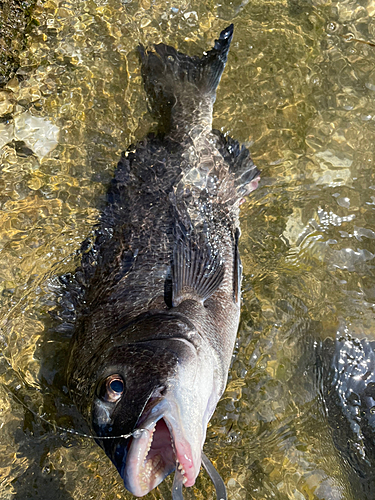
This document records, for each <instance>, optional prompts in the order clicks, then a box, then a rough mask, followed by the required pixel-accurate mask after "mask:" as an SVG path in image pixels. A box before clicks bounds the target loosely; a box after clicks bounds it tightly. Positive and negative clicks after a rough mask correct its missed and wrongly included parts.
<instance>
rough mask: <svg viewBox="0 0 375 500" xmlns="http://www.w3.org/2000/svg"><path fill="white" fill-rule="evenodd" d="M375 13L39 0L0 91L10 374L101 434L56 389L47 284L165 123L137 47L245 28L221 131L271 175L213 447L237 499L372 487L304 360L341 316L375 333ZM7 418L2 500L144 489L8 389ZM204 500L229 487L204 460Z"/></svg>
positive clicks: (106, 495) (229, 78) (351, 493)
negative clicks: (118, 169)
mask: <svg viewBox="0 0 375 500" xmlns="http://www.w3.org/2000/svg"><path fill="white" fill-rule="evenodd" d="M374 14H375V2H374V1H373V0H369V1H367V0H361V1H359V0H358V1H350V0H346V1H342V2H333V1H332V2H322V1H319V0H316V1H314V0H312V1H307V0H289V1H279V2H277V1H274V2H265V1H260V0H259V1H247V0H242V1H240V0H238V1H237V0H234V1H228V0H226V1H224V2H221V3H215V2H211V1H208V2H201V1H198V0H191V1H187V0H186V1H182V0H181V1H176V2H166V1H164V2H159V1H158V0H155V1H150V0H143V1H140V2H137V1H135V0H122V1H120V0H96V1H94V0H92V1H82V0H73V1H60V2H58V1H46V2H43V3H42V2H40V4H39V6H38V7H37V8H36V10H35V11H34V17H35V19H36V20H37V22H38V26H37V27H35V28H34V29H33V30H32V32H31V34H30V36H29V38H28V41H27V47H26V48H25V50H24V51H23V52H22V53H21V55H20V56H21V68H20V69H19V70H18V78H17V79H13V80H11V81H10V82H9V83H8V84H7V86H6V87H5V88H3V89H1V90H0V148H1V149H0V162H1V176H0V205H1V212H0V226H1V232H0V292H1V295H0V301H1V318H0V327H1V332H0V342H1V357H0V375H1V380H0V381H1V382H2V383H5V384H6V385H7V387H9V388H11V389H12V390H13V391H15V393H16V394H18V397H20V398H21V399H22V401H24V403H25V404H26V405H27V406H29V407H30V408H32V409H33V410H34V411H35V412H37V413H40V414H43V415H44V416H45V417H46V418H48V419H49V420H52V421H56V422H57V424H58V425H60V426H63V427H69V428H72V427H74V428H76V429H81V430H82V431H85V427H84V425H83V424H82V422H81V421H80V419H79V416H78V415H77V414H76V412H75V410H74V408H73V407H72V406H71V404H70V402H69V399H68V398H67V397H66V396H65V395H64V394H63V393H62V392H61V391H60V390H58V389H57V387H60V386H61V384H62V374H63V366H64V353H65V352H66V348H67V343H68V336H67V334H66V333H65V332H64V331H61V332H54V331H53V328H52V327H53V324H54V323H53V321H52V320H51V319H50V317H49V314H48V311H49V310H51V309H52V308H53V307H54V306H55V297H54V294H53V293H52V292H51V289H50V288H51V287H50V284H51V282H52V283H53V276H55V275H57V274H60V273H62V272H66V271H69V270H74V268H75V265H76V264H77V262H78V257H77V255H76V254H75V252H76V250H77V249H79V246H80V243H81V241H82V240H83V239H84V238H85V237H86V236H87V235H88V234H89V233H90V231H91V228H92V226H93V224H94V223H95V221H96V220H97V217H98V213H99V210H100V207H101V206H102V205H103V202H104V199H105V190H106V185H107V184H108V182H109V180H110V178H111V175H112V173H113V170H114V167H115V165H116V162H117V160H118V158H119V154H120V152H121V151H122V150H124V149H126V147H127V146H128V145H129V144H130V143H132V142H134V141H136V140H139V139H141V138H142V137H143V136H144V135H145V134H146V133H147V132H148V131H149V130H151V129H152V128H153V127H155V124H154V123H153V122H152V118H151V117H150V115H149V114H148V113H147V103H146V101H145V94H144V91H143V87H142V81H141V76H140V70H139V62H138V58H137V54H136V47H137V45H138V44H139V43H143V44H147V43H154V42H160V41H163V42H165V43H170V44H172V45H174V46H175V47H177V48H179V49H180V50H181V51H183V52H188V53H190V54H192V53H195V54H201V53H202V51H203V50H205V49H207V48H209V47H210V46H212V42H213V40H214V39H215V37H217V35H218V33H219V32H220V31H221V29H223V28H224V27H225V26H226V25H228V24H230V23H231V22H234V24H235V34H234V40H233V43H232V47H231V52H230V55H229V60H228V64H227V67H226V70H225V73H224V75H223V78H222V81H221V84H220V87H219V91H218V96H217V103H216V105H215V115H214V126H215V128H219V129H221V130H222V131H223V132H224V133H225V134H229V135H231V136H233V137H234V138H236V139H237V140H239V141H240V142H243V143H245V144H246V145H248V146H249V147H250V149H251V151H252V156H253V159H254V161H255V163H256V164H257V165H258V167H259V168H260V169H261V170H262V181H261V184H260V187H259V188H258V190H257V191H255V192H254V193H253V194H252V195H251V198H250V199H249V200H248V202H247V203H246V204H244V205H243V209H242V238H241V254H242V261H243V265H244V274H245V277H244V283H243V289H244V293H243V299H244V300H243V315H242V321H241V327H240V331H239V338H238V342H237V344H236V349H235V353H234V358H233V366H232V370H231V372H230V378H229V383H228V388H227V391H226V393H225V395H224V397H223V399H222V401H221V402H220V403H219V405H218V408H217V411H216V413H215V415H214V417H213V420H212V422H211V426H210V427H209V429H208V436H207V441H206V446H205V451H206V454H207V455H208V456H209V457H210V458H211V459H212V460H213V461H214V463H215V464H216V466H217V468H218V470H219V471H220V473H221V475H222V476H223V478H224V480H225V482H226V484H227V488H228V493H229V498H231V499H233V500H242V499H255V500H260V499H282V500H284V499H297V500H302V499H309V500H311V499H318V498H319V499H323V498H329V499H357V498H358V496H356V490H355V485H354V487H353V486H351V485H350V480H349V478H348V470H347V466H346V465H345V462H344V461H343V460H342V458H341V457H340V456H339V453H338V452H337V451H336V450H335V448H334V446H333V443H332V439H331V436H330V431H329V428H328V425H327V423H326V419H325V416H324V413H323V410H322V405H321V402H320V400H319V397H318V390H317V387H316V383H315V381H314V377H313V375H312V374H311V373H310V372H309V371H308V370H305V369H304V365H303V363H302V362H301V360H303V359H305V357H306V355H307V356H308V352H307V351H308V350H309V349H310V348H311V342H312V340H314V339H315V340H316V339H324V338H326V337H331V338H334V337H335V335H336V331H337V330H338V329H339V328H344V327H347V328H348V329H349V331H350V332H352V333H353V335H357V336H358V337H365V336H367V337H369V338H370V339H372V340H375V329H374V323H375V321H374V319H373V318H374V314H373V313H374V301H375V282H374V256H375V244H374V243H375V242H374V239H375V232H374V231H375V227H374V226H375V224H374V222H375V218H374V206H375V173H374V172H375V171H374V160H375V153H374V146H373V144H374V142H375V64H374V63H375V47H374V46H372V45H371V44H368V43H366V42H370V43H372V42H375V18H374V17H373V16H374ZM22 141H23V142H22ZM0 428H1V433H0V450H1V453H0V497H1V498H2V499H4V500H8V499H19V500H24V499H27V498H31V499H37V498H38V499H44V498H45V499H53V500H71V499H74V500H78V499H85V500H87V499H90V498H92V499H107V500H110V499H117V498H129V499H130V498H131V495H130V494H128V493H127V492H125V490H124V488H123V486H122V483H121V480H120V479H119V477H118V475H117V472H116V471H115V470H114V467H113V466H112V465H111V464H110V462H109V460H108V459H107V458H106V457H105V456H104V453H102V452H101V450H100V449H99V447H98V446H97V445H96V444H95V443H93V442H91V441H89V440H86V439H82V438H77V437H74V436H70V435H69V434H66V433H65V434H64V433H62V434H61V433H58V432H53V430H52V429H51V428H50V427H49V426H48V425H47V424H45V423H43V422H41V421H40V420H39V419H37V418H35V417H33V416H32V414H31V413H30V412H27V411H25V409H24V407H23V406H22V405H21V404H20V403H19V402H17V400H16V399H14V398H13V397H11V396H10V395H9V393H8V392H7V391H6V390H5V388H4V386H0ZM171 484H172V480H171V479H168V480H166V481H164V483H163V484H162V485H161V487H160V488H158V489H156V490H155V491H154V492H153V493H151V494H150V498H151V497H152V498H157V499H160V498H170V488H171ZM193 495H194V496H195V497H196V498H198V499H206V498H207V499H208V498H212V497H213V489H212V486H211V484H210V482H209V480H208V478H207V476H206V475H205V473H203V472H202V473H201V475H200V476H199V478H198V480H197V482H196V486H195V487H194V488H191V489H190V490H186V491H185V496H186V498H192V497H193Z"/></svg>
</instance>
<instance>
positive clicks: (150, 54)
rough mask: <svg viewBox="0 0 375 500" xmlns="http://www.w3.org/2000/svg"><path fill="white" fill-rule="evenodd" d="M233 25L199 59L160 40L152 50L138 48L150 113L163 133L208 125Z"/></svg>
mask: <svg viewBox="0 0 375 500" xmlns="http://www.w3.org/2000/svg"><path fill="white" fill-rule="evenodd" d="M232 36H233V24H231V25H230V26H228V27H227V28H225V29H224V30H223V31H222V32H221V33H220V36H219V39H218V40H216V41H215V46H214V48H213V49H211V50H210V51H208V52H207V53H206V54H204V55H203V56H202V57H201V58H200V57H196V56H192V57H191V56H188V55H185V54H182V53H181V52H178V51H177V50H176V49H174V48H173V47H170V46H168V45H165V44H164V43H160V44H158V45H155V46H154V50H145V49H144V47H143V46H140V47H139V52H140V56H141V61H142V76H143V80H144V84H145V89H146V92H147V94H148V96H149V100H150V105H151V110H152V112H153V113H154V114H155V115H156V117H157V119H158V120H159V122H160V124H161V128H162V129H163V131H164V132H169V131H170V130H172V131H173V129H175V131H179V132H182V133H186V132H187V133H189V132H191V131H192V130H196V131H197V130H198V131H199V130H201V129H202V128H205V127H210V126H211V122H212V106H213V103H214V102H215V98H216V89H217V86H218V85H219V82H220V78H221V75H222V73H223V71H224V68H225V64H226V62H227V56H228V51H229V46H230V43H231V41H232Z"/></svg>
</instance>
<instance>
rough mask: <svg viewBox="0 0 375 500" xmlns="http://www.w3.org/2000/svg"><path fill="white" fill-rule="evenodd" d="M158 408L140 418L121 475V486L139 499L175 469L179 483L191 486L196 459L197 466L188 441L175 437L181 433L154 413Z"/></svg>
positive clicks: (165, 419) (196, 466) (194, 473)
mask: <svg viewBox="0 0 375 500" xmlns="http://www.w3.org/2000/svg"><path fill="white" fill-rule="evenodd" d="M158 406H159V405H157V407H156V408H154V409H153V410H152V411H151V412H150V413H151V414H150V415H149V416H148V417H146V419H143V418H142V417H141V421H140V422H141V423H138V426H137V427H138V430H136V431H135V432H134V433H133V437H132V438H131V441H130V443H129V446H128V452H127V456H126V463H125V464H124V465H125V467H124V470H123V474H121V475H122V477H123V480H124V484H125V487H126V488H127V489H128V490H129V491H130V492H131V493H133V495H135V496H139V497H140V496H143V495H146V494H147V493H149V492H150V491H151V490H152V489H153V488H155V487H156V486H158V485H159V484H160V483H161V482H162V481H163V479H164V478H165V477H166V476H168V475H169V474H170V473H171V472H173V471H174V470H175V469H177V470H178V474H179V476H180V477H181V482H182V484H184V485H185V486H192V485H193V484H194V482H195V478H196V476H197V474H198V472H199V468H200V460H199V464H195V463H194V460H193V453H192V450H191V446H190V444H189V443H188V441H187V440H186V439H184V438H183V436H182V435H177V434H181V433H180V432H176V431H175V430H174V427H173V426H172V424H171V422H170V421H169V420H168V417H167V416H166V415H165V414H164V412H162V411H160V412H159V411H156V412H155V411H154V410H157V409H158ZM162 406H163V405H162ZM160 410H161V409H160ZM197 469H198V470H197Z"/></svg>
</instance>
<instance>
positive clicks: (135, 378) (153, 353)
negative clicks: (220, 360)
mask: <svg viewBox="0 0 375 500" xmlns="http://www.w3.org/2000/svg"><path fill="white" fill-rule="evenodd" d="M124 339H127V342H126V343H124ZM99 359H100V367H99V369H98V370H97V373H98V374H99V375H98V377H97V380H96V384H95V390H94V394H93V401H92V411H91V414H92V418H91V425H92V428H93V430H94V432H95V433H96V435H97V436H98V443H99V444H100V445H101V446H102V447H103V448H104V450H105V452H106V454H107V455H108V456H109V458H110V459H111V460H112V462H113V463H114V464H115V466H116V467H117V469H118V471H119V473H120V475H121V477H122V478H123V481H124V485H125V487H126V489H128V490H129V491H130V492H131V493H133V494H134V495H136V496H143V495H146V494H147V493H149V492H150V491H151V490H152V489H153V488H155V487H156V486H157V485H158V484H160V483H161V482H162V481H163V479H164V478H165V477H166V476H167V475H168V474H170V473H171V472H173V471H174V470H175V469H176V467H178V469H179V473H180V474H182V476H183V482H184V484H185V486H192V485H193V484H194V482H195V479H196V477H197V475H198V474H199V470H200V466H201V453H202V448H203V444H204V441H205V437H206V429H207V424H208V421H209V419H210V418H211V415H212V413H213V411H214V409H215V407H216V404H217V401H218V400H219V398H220V396H221V392H222V389H221V387H222V384H219V383H218V380H219V379H220V377H218V372H217V360H216V357H215V355H214V352H213V350H212V349H211V348H210V346H209V345H208V344H207V343H206V342H204V340H203V339H202V337H201V336H200V335H199V334H198V332H197V331H196V330H195V328H194V327H193V326H192V324H191V323H190V322H189V321H188V320H181V318H176V317H169V316H167V317H152V318H148V319H146V320H144V321H141V322H139V323H137V324H136V325H135V326H134V325H133V326H132V327H130V331H127V332H122V334H121V335H118V336H112V337H111V339H110V340H109V341H108V344H107V345H106V346H102V347H101V355H100V358H99ZM129 434H131V435H129ZM109 437H110V438H111V439H108V438H109ZM100 438H105V439H100Z"/></svg>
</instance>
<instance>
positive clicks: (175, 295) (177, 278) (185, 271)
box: [172, 233, 224, 307]
mask: <svg viewBox="0 0 375 500" xmlns="http://www.w3.org/2000/svg"><path fill="white" fill-rule="evenodd" d="M223 278H224V263H223V262H222V259H221V257H220V254H219V253H218V252H215V251H214V250H213V249H212V247H211V245H210V243H209V242H208V241H203V242H199V243H198V242H197V241H196V238H195V237H194V236H192V235H191V234H190V233H187V234H181V233H180V235H179V237H178V239H177V242H176V245H175V249H174V252H173V262H172V306H173V307H176V306H178V304H180V303H181V302H183V301H184V300H187V299H193V300H197V301H199V302H201V303H202V304H203V302H204V301H205V300H206V299H208V297H210V296H211V295H212V294H213V293H214V292H215V291H216V290H217V289H218V288H219V286H220V285H221V283H222V281H223Z"/></svg>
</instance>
